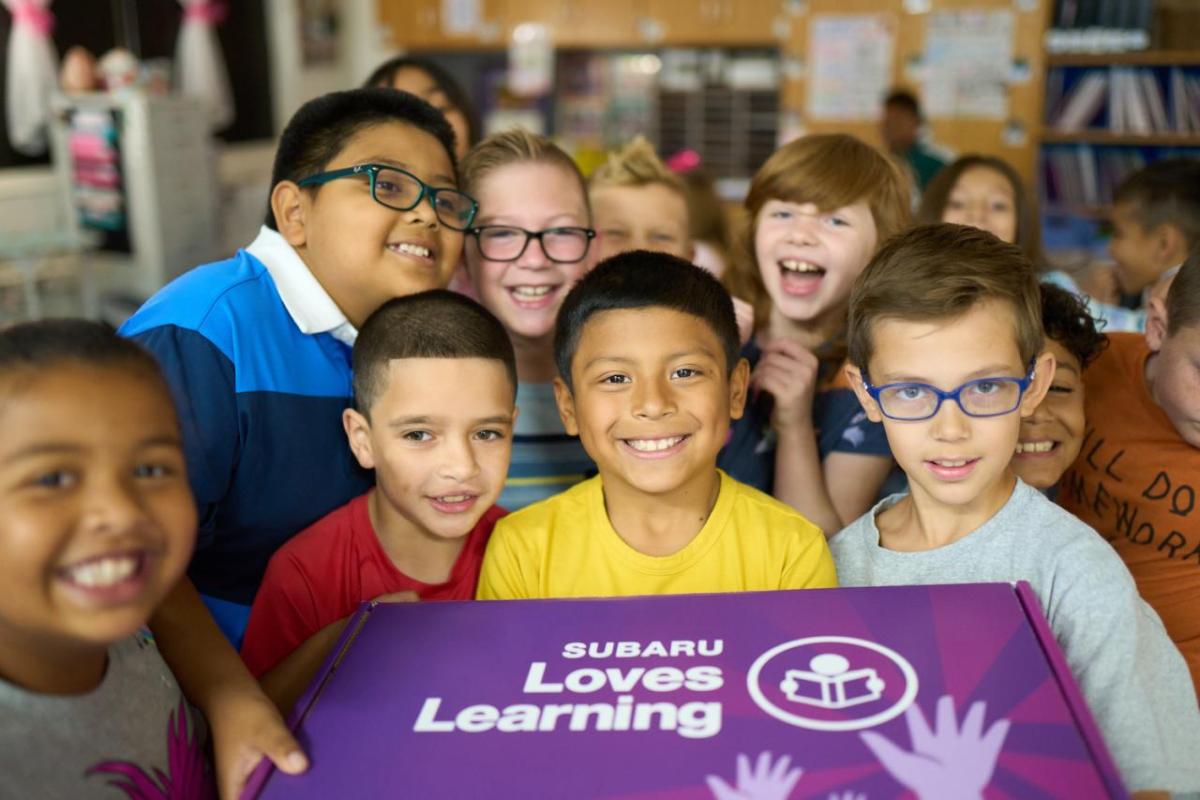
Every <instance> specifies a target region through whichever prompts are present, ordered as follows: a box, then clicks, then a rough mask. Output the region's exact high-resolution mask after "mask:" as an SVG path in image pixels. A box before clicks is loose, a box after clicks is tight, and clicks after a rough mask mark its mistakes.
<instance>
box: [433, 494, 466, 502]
mask: <svg viewBox="0 0 1200 800" xmlns="http://www.w3.org/2000/svg"><path fill="white" fill-rule="evenodd" d="M470 499H471V495H469V494H448V495H445V496H443V497H439V498H438V502H439V503H463V502H466V501H467V500H470Z"/></svg>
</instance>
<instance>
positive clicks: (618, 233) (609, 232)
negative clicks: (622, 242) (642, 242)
mask: <svg viewBox="0 0 1200 800" xmlns="http://www.w3.org/2000/svg"><path fill="white" fill-rule="evenodd" d="M601 233H603V234H604V235H605V236H611V237H613V238H618V237H619V238H622V239H624V238H625V237H627V236H628V235H629V234H628V233H626V232H625V231H623V230H621V229H620V228H605V229H604V230H602V231H601Z"/></svg>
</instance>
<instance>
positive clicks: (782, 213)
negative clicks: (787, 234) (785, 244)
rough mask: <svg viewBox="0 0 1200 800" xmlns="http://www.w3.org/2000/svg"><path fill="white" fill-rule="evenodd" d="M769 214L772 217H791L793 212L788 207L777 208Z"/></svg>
mask: <svg viewBox="0 0 1200 800" xmlns="http://www.w3.org/2000/svg"><path fill="white" fill-rule="evenodd" d="M767 216H769V217H770V218H771V219H791V218H792V212H791V211H788V210H787V209H786V208H777V209H775V210H774V211H772V212H771V213H770V214H768V215H767Z"/></svg>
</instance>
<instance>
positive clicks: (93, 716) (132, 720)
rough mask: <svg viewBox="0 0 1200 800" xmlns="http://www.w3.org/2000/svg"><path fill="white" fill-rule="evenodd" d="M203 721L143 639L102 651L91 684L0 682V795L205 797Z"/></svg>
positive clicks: (124, 799) (44, 798)
mask: <svg viewBox="0 0 1200 800" xmlns="http://www.w3.org/2000/svg"><path fill="white" fill-rule="evenodd" d="M206 736H207V731H206V728H205V725H204V721H203V718H202V717H201V716H200V714H199V713H198V712H196V711H195V710H194V709H192V708H190V707H189V706H188V704H187V701H186V700H185V699H184V697H183V693H182V692H181V691H180V689H179V684H177V683H176V682H175V676H173V675H172V674H171V671H170V669H168V668H167V665H166V664H165V663H164V662H163V660H162V657H161V656H160V655H159V653H158V648H156V647H155V646H154V642H153V641H152V640H151V639H150V637H149V636H148V635H145V634H138V635H136V636H131V637H130V638H128V639H124V640H122V641H120V642H117V643H116V644H114V645H113V646H112V647H110V648H109V649H108V666H107V668H106V669H105V672H104V678H103V679H102V680H101V682H100V685H99V686H97V687H96V688H95V689H94V690H92V691H91V692H88V693H87V694H83V695H73V696H56V695H43V694H35V693H33V692H29V691H26V690H25V689H22V688H20V687H18V686H14V685H13V684H11V683H8V682H7V681H3V680H0V797H6V798H7V797H13V798H16V797H37V798H39V800H52V799H53V800H57V798H63V800H75V799H76V798H81V797H87V798H93V797H95V798H114V800H128V798H130V797H147V798H149V797H164V798H166V797H172V798H187V799H188V800H208V798H213V797H215V796H216V795H215V793H214V788H213V781H212V772H211V770H210V769H209V765H208V758H207V756H206V755H205V740H206Z"/></svg>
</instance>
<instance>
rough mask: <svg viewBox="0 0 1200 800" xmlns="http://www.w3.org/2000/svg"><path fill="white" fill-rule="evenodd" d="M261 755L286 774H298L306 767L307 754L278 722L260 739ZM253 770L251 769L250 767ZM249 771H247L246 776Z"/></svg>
mask: <svg viewBox="0 0 1200 800" xmlns="http://www.w3.org/2000/svg"><path fill="white" fill-rule="evenodd" d="M260 747H261V748H262V755H264V756H266V757H267V758H268V759H270V760H271V763H272V764H274V765H275V768H276V769H278V770H279V771H280V772H286V773H287V774H288V775H299V774H300V773H301V772H304V771H305V770H307V769H308V756H306V755H304V751H303V750H301V749H300V743H299V742H297V741H296V738H295V737H294V736H292V734H291V732H290V731H288V729H287V728H285V727H284V726H283V723H282V722H280V724H279V726H277V727H273V728H271V730H270V731H268V732H267V733H265V734H264V735H263V736H262V738H261V740H260ZM251 771H253V769H251ZM248 775H249V773H247V776H248Z"/></svg>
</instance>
